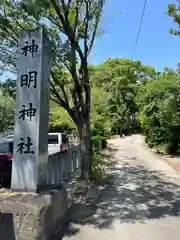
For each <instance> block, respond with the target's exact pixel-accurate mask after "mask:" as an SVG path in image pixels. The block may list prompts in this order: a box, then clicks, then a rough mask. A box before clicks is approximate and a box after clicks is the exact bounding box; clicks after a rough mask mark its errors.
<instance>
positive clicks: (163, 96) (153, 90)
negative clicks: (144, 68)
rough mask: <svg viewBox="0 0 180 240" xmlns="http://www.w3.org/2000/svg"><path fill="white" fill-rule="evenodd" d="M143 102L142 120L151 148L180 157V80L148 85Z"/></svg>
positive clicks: (158, 81)
mask: <svg viewBox="0 0 180 240" xmlns="http://www.w3.org/2000/svg"><path fill="white" fill-rule="evenodd" d="M139 100H140V104H139V107H140V108H139V109H140V114H139V119H140V123H141V127H142V129H143V131H144V133H145V136H146V140H145V141H146V142H147V143H148V146H149V147H153V148H156V149H159V150H158V152H159V151H161V152H162V151H164V152H166V153H168V154H173V153H176V152H177V151H178V150H179V147H180V146H179V145H180V134H179V133H180V79H172V78H160V79H157V80H155V81H153V82H149V83H147V84H146V85H145V86H144V87H143V90H142V92H141V94H140V96H139Z"/></svg>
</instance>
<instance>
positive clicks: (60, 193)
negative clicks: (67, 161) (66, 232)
mask: <svg viewBox="0 0 180 240" xmlns="http://www.w3.org/2000/svg"><path fill="white" fill-rule="evenodd" d="M67 209H68V202H67V194H66V191H65V189H63V188H61V189H59V190H50V191H47V192H43V193H38V194H29V193H16V192H10V191H7V190H2V189H1V190H0V239H2V240H3V239H4V240H49V239H51V237H52V236H53V234H54V233H55V232H56V231H57V229H60V227H61V224H62V223H63V220H64V219H65V216H66V213H67Z"/></svg>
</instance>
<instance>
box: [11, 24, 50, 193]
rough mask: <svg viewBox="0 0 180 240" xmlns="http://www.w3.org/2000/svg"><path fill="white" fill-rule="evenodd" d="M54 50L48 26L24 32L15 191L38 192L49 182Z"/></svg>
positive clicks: (17, 107) (15, 143)
mask: <svg viewBox="0 0 180 240" xmlns="http://www.w3.org/2000/svg"><path fill="white" fill-rule="evenodd" d="M50 50H51V49H50V44H49V42H48V39H47V38H46V36H45V32H44V29H42V28H38V29H35V30H32V31H26V32H22V33H21V35H20V41H19V50H18V54H19V61H18V74H17V90H16V115H15V130H14V153H13V164H12V180H11V189H12V190H13V191H26V192H37V191H38V190H39V189H40V188H41V187H45V185H46V180H47V179H46V168H47V160H48V111H49V79H50V62H51V61H50Z"/></svg>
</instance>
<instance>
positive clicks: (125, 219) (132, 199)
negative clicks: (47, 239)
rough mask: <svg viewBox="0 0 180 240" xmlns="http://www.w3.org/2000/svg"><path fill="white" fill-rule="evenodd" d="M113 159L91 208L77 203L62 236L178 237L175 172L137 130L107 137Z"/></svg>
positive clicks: (179, 187) (88, 239) (73, 239)
mask: <svg viewBox="0 0 180 240" xmlns="http://www.w3.org/2000/svg"><path fill="white" fill-rule="evenodd" d="M110 144H111V146H112V148H113V149H114V150H113V151H112V152H113V154H114V157H115V158H116V159H117V165H116V168H115V170H113V171H112V172H111V177H110V179H109V184H108V186H107V187H105V188H104V189H103V190H102V191H101V193H100V198H99V200H98V203H97V206H96V207H92V206H90V207H87V206H84V208H83V206H82V208H81V211H80V212H79V215H77V216H76V217H74V219H73V221H72V222H73V223H71V225H70V227H69V232H68V233H67V235H66V236H64V238H63V239H64V240H68V239H69V240H94V239H98V240H112V239H113V240H120V239H122V240H152V239H153V240H171V239H173V240H179V239H180V174H178V173H176V172H175V171H174V170H173V169H172V168H171V167H170V166H169V165H168V164H167V163H166V162H164V161H163V160H162V159H160V158H157V157H156V156H155V155H153V154H152V153H151V152H150V151H149V150H148V149H146V147H145V145H144V143H143V139H142V137H141V136H140V135H134V136H130V137H126V138H124V139H118V140H117V139H116V140H112V141H111V142H110Z"/></svg>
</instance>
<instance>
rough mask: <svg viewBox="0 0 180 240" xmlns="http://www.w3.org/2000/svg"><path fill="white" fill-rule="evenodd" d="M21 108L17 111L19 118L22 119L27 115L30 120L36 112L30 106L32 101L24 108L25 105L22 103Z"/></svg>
mask: <svg viewBox="0 0 180 240" xmlns="http://www.w3.org/2000/svg"><path fill="white" fill-rule="evenodd" d="M22 106H23V109H22V110H21V111H19V114H20V116H19V119H22V120H23V121H24V120H25V118H26V117H29V120H30V121H31V119H32V117H34V116H35V114H36V111H37V110H36V108H33V107H32V103H29V108H26V106H25V105H22Z"/></svg>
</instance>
